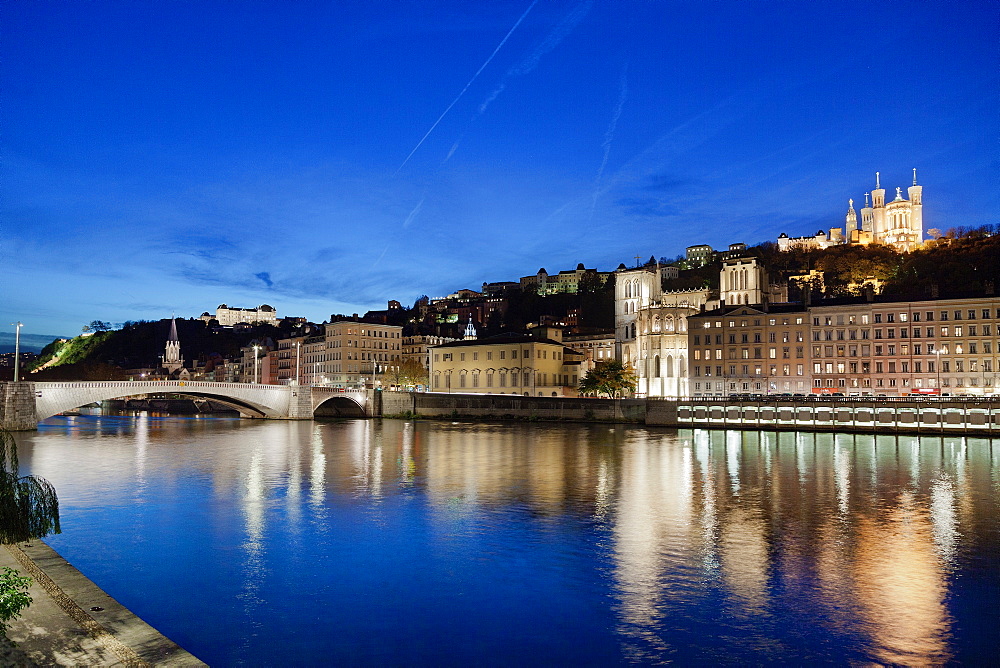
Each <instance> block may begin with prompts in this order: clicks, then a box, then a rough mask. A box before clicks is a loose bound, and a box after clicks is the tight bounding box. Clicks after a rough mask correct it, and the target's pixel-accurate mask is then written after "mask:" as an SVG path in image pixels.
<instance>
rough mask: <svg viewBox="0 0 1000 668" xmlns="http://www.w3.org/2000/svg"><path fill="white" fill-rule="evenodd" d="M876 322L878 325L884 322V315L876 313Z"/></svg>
mask: <svg viewBox="0 0 1000 668" xmlns="http://www.w3.org/2000/svg"><path fill="white" fill-rule="evenodd" d="M875 322H876V323H879V322H882V314H881V313H876V314H875Z"/></svg>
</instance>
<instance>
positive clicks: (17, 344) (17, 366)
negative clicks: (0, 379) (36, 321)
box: [10, 321, 24, 383]
mask: <svg viewBox="0 0 1000 668" xmlns="http://www.w3.org/2000/svg"><path fill="white" fill-rule="evenodd" d="M10 324H12V325H14V382H15V383H16V382H17V381H18V379H19V378H20V373H21V328H22V327H24V323H22V322H21V321H18V322H12V323H10Z"/></svg>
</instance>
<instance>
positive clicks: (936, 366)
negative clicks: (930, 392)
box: [934, 348, 941, 399]
mask: <svg viewBox="0 0 1000 668" xmlns="http://www.w3.org/2000/svg"><path fill="white" fill-rule="evenodd" d="M934 354H935V355H936V356H937V360H936V361H935V362H934V370H935V371H936V372H937V380H936V381H935V383H934V384H935V385H936V386H937V391H938V399H940V398H941V349H940V348H936V349H935V350H934Z"/></svg>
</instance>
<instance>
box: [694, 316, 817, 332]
mask: <svg viewBox="0 0 1000 668" xmlns="http://www.w3.org/2000/svg"><path fill="white" fill-rule="evenodd" d="M778 320H779V318H767V324H768V325H769V326H772V327H774V326H777V324H778ZM780 320H781V324H782V325H791V324H796V325H801V324H803V323H804V322H805V318H804V317H803V316H795V317H789V318H780ZM737 322H739V327H761V326H762V324H761V323H763V322H764V318H754V319H753V320H730V321H729V326H730V327H736V326H737V324H736V323H737ZM751 322H752V323H753V324H750V323H751ZM722 323H723V321H722V320H715V321H708V320H706V321H705V323H704V324H703V325H702V328H703V329H711V328H712V327H716V328H719V329H721V328H722ZM816 324H819V323H816Z"/></svg>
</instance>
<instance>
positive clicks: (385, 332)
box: [327, 327, 403, 339]
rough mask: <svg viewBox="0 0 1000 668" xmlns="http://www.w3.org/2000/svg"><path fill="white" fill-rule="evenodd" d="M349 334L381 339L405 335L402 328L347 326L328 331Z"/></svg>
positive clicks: (331, 334) (336, 333) (339, 334)
mask: <svg viewBox="0 0 1000 668" xmlns="http://www.w3.org/2000/svg"><path fill="white" fill-rule="evenodd" d="M344 334H347V335H349V336H352V335H360V336H368V337H372V338H379V339H400V338H402V337H403V330H402V329H365V328H361V327H347V328H345V329H335V330H333V331H328V332H327V336H343V335H344Z"/></svg>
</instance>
